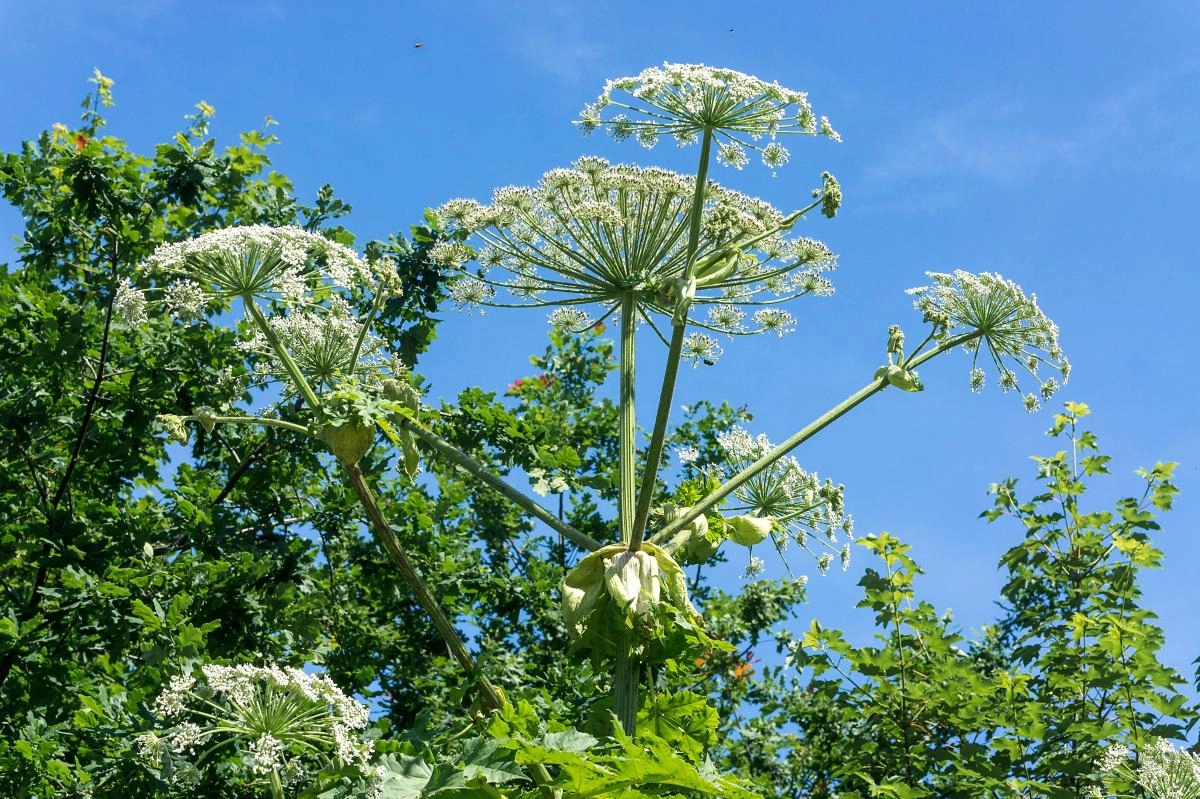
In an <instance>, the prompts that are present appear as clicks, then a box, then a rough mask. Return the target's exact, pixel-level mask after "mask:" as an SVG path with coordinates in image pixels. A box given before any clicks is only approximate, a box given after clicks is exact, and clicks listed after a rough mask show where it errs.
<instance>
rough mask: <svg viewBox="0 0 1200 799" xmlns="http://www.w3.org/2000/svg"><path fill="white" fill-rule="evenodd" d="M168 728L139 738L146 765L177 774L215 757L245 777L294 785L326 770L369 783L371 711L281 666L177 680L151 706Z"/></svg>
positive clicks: (211, 670)
mask: <svg viewBox="0 0 1200 799" xmlns="http://www.w3.org/2000/svg"><path fill="white" fill-rule="evenodd" d="M153 709H154V712H155V714H156V715H157V716H159V718H160V720H161V722H162V724H163V727H164V729H162V730H161V731H159V732H154V733H146V734H144V735H142V736H140V737H139V740H138V746H139V750H140V754H141V756H142V758H143V759H145V760H149V761H152V762H153V763H154V764H155V765H160V766H162V767H163V770H164V772H165V773H167V774H169V773H174V772H177V771H179V770H180V769H181V768H184V767H189V766H190V767H194V768H196V769H202V768H205V767H207V766H210V765H215V764H214V763H212V762H211V759H212V758H213V755H214V754H217V753H221V754H222V758H221V762H222V763H230V762H232V763H234V764H237V765H240V767H241V768H243V769H245V771H246V772H247V773H248V776H251V777H254V776H257V777H262V776H265V775H271V774H272V773H274V774H275V775H276V776H278V777H280V778H281V780H282V781H283V782H289V781H290V782H291V783H293V784H296V783H298V782H301V781H303V779H304V778H305V776H306V775H308V776H311V775H313V774H315V772H317V771H319V770H320V769H322V768H325V767H327V766H335V767H338V766H340V767H348V768H350V769H354V770H356V771H357V772H358V774H359V776H360V778H362V779H363V780H364V781H365V782H367V783H369V782H370V781H371V777H372V775H373V772H372V770H371V769H370V767H369V765H368V762H369V760H370V758H371V754H372V745H371V743H370V742H369V741H368V740H366V739H364V738H363V737H362V732H363V731H364V730H365V729H366V726H367V721H368V710H367V706H366V705H364V704H363V703H361V702H358V701H357V700H355V699H352V698H350V697H348V696H346V695H345V694H344V693H342V691H341V689H339V688H338V687H337V685H335V684H334V683H333V682H332V681H331V680H330V679H329V678H327V677H324V676H321V675H314V674H306V673H305V672H303V671H301V670H300V669H294V668H280V667H277V666H265V667H260V666H250V665H240V666H220V665H214V664H209V665H205V666H202V667H201V668H200V671H199V676H193V675H191V674H184V675H177V676H175V677H173V678H171V681H170V683H169V684H168V686H167V688H166V689H165V690H164V691H163V692H162V693H161V694H160V695H159V696H158V698H157V699H156V700H155V701H154V705H153Z"/></svg>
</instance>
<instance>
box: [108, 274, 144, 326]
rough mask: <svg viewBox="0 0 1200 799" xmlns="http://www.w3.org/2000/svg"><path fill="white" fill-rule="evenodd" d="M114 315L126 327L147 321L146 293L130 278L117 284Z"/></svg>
mask: <svg viewBox="0 0 1200 799" xmlns="http://www.w3.org/2000/svg"><path fill="white" fill-rule="evenodd" d="M113 315H114V316H115V317H116V319H117V321H118V322H120V323H121V324H123V325H125V326H126V327H137V326H138V325H141V324H145V323H146V319H147V317H146V295H145V294H143V293H142V292H141V290H139V289H138V288H137V287H136V286H134V285H133V281H132V280H130V279H129V278H126V279H125V280H122V281H121V283H120V284H119V285H118V286H117V294H116V296H115V297H114V298H113Z"/></svg>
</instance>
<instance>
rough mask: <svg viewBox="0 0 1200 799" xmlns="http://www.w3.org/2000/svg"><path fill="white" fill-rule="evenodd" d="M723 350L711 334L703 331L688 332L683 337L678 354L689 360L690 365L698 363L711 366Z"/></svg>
mask: <svg viewBox="0 0 1200 799" xmlns="http://www.w3.org/2000/svg"><path fill="white" fill-rule="evenodd" d="M724 351H725V350H724V349H722V348H721V345H720V344H718V343H717V340H716V339H715V338H713V337H712V336H708V335H705V334H704V333H689V334H688V335H687V336H686V337H685V338H684V339H683V349H682V351H681V352H680V355H681V356H682V357H683V358H685V359H687V360H689V361H691V362H692V366H698V365H699V364H700V363H704V365H705V366H712V365H713V364H715V363H716V362H717V359H718V358H720V357H721V354H722V353H723V352H724Z"/></svg>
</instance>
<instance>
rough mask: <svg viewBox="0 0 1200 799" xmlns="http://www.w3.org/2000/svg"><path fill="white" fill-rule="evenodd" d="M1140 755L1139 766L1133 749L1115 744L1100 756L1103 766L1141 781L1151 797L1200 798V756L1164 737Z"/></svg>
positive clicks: (1135, 780)
mask: <svg viewBox="0 0 1200 799" xmlns="http://www.w3.org/2000/svg"><path fill="white" fill-rule="evenodd" d="M1137 754H1138V756H1137V764H1136V767H1135V765H1134V761H1132V760H1130V759H1129V755H1130V751H1129V748H1128V747H1126V746H1124V745H1122V744H1113V745H1112V746H1110V747H1109V748H1108V749H1107V750H1106V751H1105V753H1104V755H1103V756H1102V757H1101V758H1100V764H1099V765H1100V769H1101V770H1102V771H1105V772H1108V773H1111V774H1115V775H1118V776H1120V777H1123V778H1124V779H1127V780H1129V781H1131V782H1133V783H1135V784H1137V785H1138V786H1140V787H1141V788H1142V789H1143V790H1144V791H1145V795H1146V796H1148V797H1150V799H1200V757H1197V756H1196V755H1194V754H1192V753H1191V752H1187V751H1185V750H1183V749H1182V748H1180V749H1176V748H1175V747H1174V746H1172V745H1171V743H1170V741H1166V740H1163V739H1162V738H1158V739H1155V741H1154V743H1152V744H1150V745H1147V746H1143V747H1141V749H1140V751H1139V752H1138V753H1137Z"/></svg>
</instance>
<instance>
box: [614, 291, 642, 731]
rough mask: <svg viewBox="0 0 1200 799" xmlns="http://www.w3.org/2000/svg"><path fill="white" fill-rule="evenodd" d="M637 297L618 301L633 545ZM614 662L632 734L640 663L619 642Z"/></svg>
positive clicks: (625, 492)
mask: <svg viewBox="0 0 1200 799" xmlns="http://www.w3.org/2000/svg"><path fill="white" fill-rule="evenodd" d="M636 320H637V306H636V298H635V296H634V295H633V294H632V293H630V294H627V295H626V296H625V298H624V299H623V300H622V302H621V367H620V368H621V388H620V401H621V405H620V429H619V435H620V439H619V444H620V477H621V496H620V500H619V503H618V515H619V518H620V523H621V540H622V541H625V542H626V543H628V544H629V546H630V549H633V548H634V542H635V541H636V542H637V544H638V545H639V546H640V545H641V538H642V537H641V535H640V534H639V533H638V531H637V530H636V529H635V528H634V517H635V516H636V515H637V514H636V507H635V505H636V503H637V498H636V495H635V494H634V491H635V490H636V479H635V477H634V468H635V467H636V466H637V458H636V454H637V452H636V449H635V444H636V438H635V437H636V436H637V418H636V409H635V402H634V392H633V383H634V339H635V336H636V334H637V329H636ZM619 646H620V649H619V650H618V652H617V662H616V664H615V665H614V667H613V687H612V693H613V712H614V713H616V714H617V719H618V720H619V721H620V722H621V728H622V729H623V730H625V734H626V735H629V736H633V734H634V733H635V732H636V730H637V710H638V687H639V683H640V682H641V678H642V664H641V663H639V662H638V660H637V659H636V658H635V657H634V656H633V653H632V651H631V646H632V645H631V644H630V643H629V642H628V641H626V642H623V643H621V644H620V645H619Z"/></svg>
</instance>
